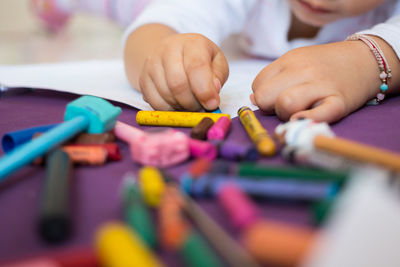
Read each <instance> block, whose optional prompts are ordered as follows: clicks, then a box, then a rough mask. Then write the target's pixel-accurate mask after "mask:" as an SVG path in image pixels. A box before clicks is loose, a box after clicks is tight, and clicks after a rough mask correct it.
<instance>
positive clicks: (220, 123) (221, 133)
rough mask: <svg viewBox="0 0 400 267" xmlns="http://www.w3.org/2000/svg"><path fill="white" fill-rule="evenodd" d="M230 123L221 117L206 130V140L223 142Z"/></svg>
mask: <svg viewBox="0 0 400 267" xmlns="http://www.w3.org/2000/svg"><path fill="white" fill-rule="evenodd" d="M231 124H232V121H231V120H230V119H229V118H228V117H221V118H219V119H218V120H217V122H216V123H214V125H213V126H212V127H211V128H210V129H209V130H208V132H207V138H208V140H224V138H225V136H226V134H227V133H228V132H229V129H230V127H231Z"/></svg>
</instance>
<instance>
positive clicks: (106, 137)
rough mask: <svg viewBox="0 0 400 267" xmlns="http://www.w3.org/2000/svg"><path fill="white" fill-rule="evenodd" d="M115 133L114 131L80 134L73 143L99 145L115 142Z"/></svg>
mask: <svg viewBox="0 0 400 267" xmlns="http://www.w3.org/2000/svg"><path fill="white" fill-rule="evenodd" d="M114 142H115V135H114V134H113V133H112V132H108V133H100V134H88V133H81V134H79V135H78V136H77V137H76V138H75V139H74V140H73V142H72V143H74V144H79V145H98V144H106V143H114Z"/></svg>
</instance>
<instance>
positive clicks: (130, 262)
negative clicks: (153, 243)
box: [95, 222, 163, 267]
mask: <svg viewBox="0 0 400 267" xmlns="http://www.w3.org/2000/svg"><path fill="white" fill-rule="evenodd" d="M95 247H96V251H97V254H98V256H99V262H100V264H101V266H107V267H127V266H129V267H143V266H146V267H161V266H163V264H162V263H161V262H160V261H159V260H158V258H157V257H156V255H155V254H154V253H153V252H152V251H151V250H150V249H149V248H148V247H147V246H146V245H145V243H143V241H142V239H141V238H140V237H139V236H138V234H137V233H136V231H134V230H132V229H130V228H129V227H128V226H126V225H124V224H122V223H118V222H110V223H106V224H104V225H102V226H101V227H100V228H99V230H98V231H97V233H96V238H95Z"/></svg>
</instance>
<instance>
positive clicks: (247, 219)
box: [218, 183, 260, 230]
mask: <svg viewBox="0 0 400 267" xmlns="http://www.w3.org/2000/svg"><path fill="white" fill-rule="evenodd" d="M218 201H219V203H220V204H221V206H222V207H223V208H224V210H225V211H226V212H227V213H228V216H229V218H230V220H231V222H232V224H233V225H234V226H235V227H236V228H238V229H240V230H243V229H245V228H246V227H248V226H249V225H251V224H252V223H254V222H255V221H256V220H257V219H259V217H260V214H259V211H258V209H257V208H256V206H255V205H254V204H253V203H252V201H251V200H250V198H249V197H248V196H247V195H246V194H245V193H244V192H243V191H242V190H241V189H240V187H239V186H237V185H236V184H234V183H226V184H225V185H224V186H222V188H221V189H220V190H219V192H218Z"/></svg>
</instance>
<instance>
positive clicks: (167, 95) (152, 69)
mask: <svg viewBox="0 0 400 267" xmlns="http://www.w3.org/2000/svg"><path fill="white" fill-rule="evenodd" d="M147 73H148V74H149V76H150V78H151V80H152V82H153V84H154V85H155V87H156V89H157V91H158V94H159V95H160V96H161V97H162V98H163V99H164V100H165V102H167V103H168V105H170V106H171V107H173V108H174V109H175V110H182V106H181V105H180V104H179V103H178V101H177V100H176V99H175V97H174V95H173V94H172V93H171V91H170V90H169V88H168V84H167V81H166V78H165V72H164V68H163V66H162V63H161V60H158V61H157V62H155V63H154V64H151V66H149V67H148V68H147Z"/></svg>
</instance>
